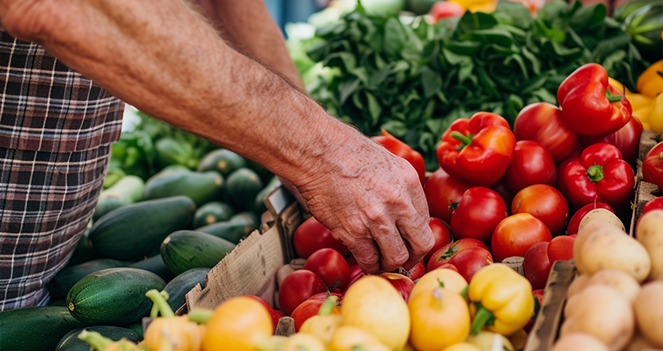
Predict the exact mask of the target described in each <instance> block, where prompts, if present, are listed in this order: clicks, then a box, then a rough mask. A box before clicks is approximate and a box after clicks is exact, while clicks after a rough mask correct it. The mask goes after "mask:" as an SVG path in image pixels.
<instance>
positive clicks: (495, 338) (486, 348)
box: [465, 330, 514, 351]
mask: <svg viewBox="0 0 663 351" xmlns="http://www.w3.org/2000/svg"><path fill="white" fill-rule="evenodd" d="M465 342H467V343H470V344H472V345H474V346H476V347H478V348H479V350H481V351H492V350H495V348H496V347H497V349H498V350H504V351H514V348H513V345H511V341H509V339H507V338H506V336H504V335H501V334H497V333H493V332H489V331H486V330H482V331H480V332H479V333H478V334H477V335H469V336H468V337H467V339H466V340H465ZM495 344H497V346H496V345H495Z"/></svg>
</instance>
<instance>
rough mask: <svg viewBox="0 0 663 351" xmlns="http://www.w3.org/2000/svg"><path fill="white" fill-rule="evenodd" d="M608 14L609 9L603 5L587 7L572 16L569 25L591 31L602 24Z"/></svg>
mask: <svg viewBox="0 0 663 351" xmlns="http://www.w3.org/2000/svg"><path fill="white" fill-rule="evenodd" d="M606 14H607V9H606V8H605V5H603V4H601V3H599V4H594V5H590V6H585V7H583V8H581V9H579V10H578V11H576V12H575V13H574V14H573V16H571V18H570V19H569V23H570V24H571V25H572V26H574V27H578V28H583V29H591V28H594V27H596V26H598V25H600V24H602V23H603V20H604V19H605V17H606Z"/></svg>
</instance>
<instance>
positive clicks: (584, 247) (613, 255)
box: [573, 219, 651, 282]
mask: <svg viewBox="0 0 663 351" xmlns="http://www.w3.org/2000/svg"><path fill="white" fill-rule="evenodd" d="M573 258H574V259H575V264H576V268H577V269H578V272H580V274H586V273H589V274H593V273H596V272H598V271H600V270H602V269H610V268H612V269H617V270H620V271H624V272H626V273H628V274H630V275H631V276H632V277H633V278H635V280H637V281H638V282H642V281H643V280H645V278H647V276H649V272H650V270H651V260H650V259H649V254H648V253H647V250H646V249H645V247H644V246H642V244H641V243H640V242H638V241H637V240H635V239H633V238H631V237H630V236H628V235H627V234H626V233H624V232H623V231H621V230H619V229H617V228H616V227H615V226H613V225H611V224H609V223H607V222H605V221H604V220H602V219H596V220H594V221H592V222H590V223H589V224H587V226H586V227H585V228H583V230H581V231H580V232H579V233H578V237H577V238H576V241H575V243H574V245H573Z"/></svg>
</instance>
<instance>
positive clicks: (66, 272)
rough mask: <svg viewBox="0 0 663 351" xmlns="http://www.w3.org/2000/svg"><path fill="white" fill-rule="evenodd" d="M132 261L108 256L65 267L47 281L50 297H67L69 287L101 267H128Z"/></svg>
mask: <svg viewBox="0 0 663 351" xmlns="http://www.w3.org/2000/svg"><path fill="white" fill-rule="evenodd" d="M131 264H132V262H127V261H119V260H113V259H108V258H100V259H97V260H92V261H88V262H85V263H81V264H79V265H76V266H71V267H67V268H65V269H63V270H61V271H59V272H58V273H56V274H55V277H53V280H51V282H50V283H48V291H49V292H50V293H51V297H52V298H56V299H60V298H65V297H67V293H68V292H69V289H71V287H72V286H74V284H76V283H78V281H79V280H81V279H83V278H85V276H86V275H88V274H90V273H94V272H96V271H100V270H102V269H108V268H117V267H129V266H130V265H131Z"/></svg>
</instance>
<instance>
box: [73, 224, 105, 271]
mask: <svg viewBox="0 0 663 351" xmlns="http://www.w3.org/2000/svg"><path fill="white" fill-rule="evenodd" d="M89 235H90V230H89V229H88V230H86V231H85V233H83V235H82V236H81V238H80V239H78V243H76V248H74V253H72V254H71V257H70V258H69V262H67V266H68V267H71V266H75V265H78V264H81V263H85V262H88V261H92V260H94V259H95V258H99V257H98V256H99V254H97V252H96V251H94V249H93V248H92V246H90V238H89Z"/></svg>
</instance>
